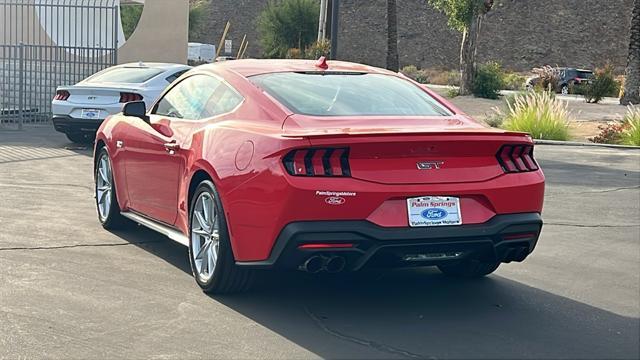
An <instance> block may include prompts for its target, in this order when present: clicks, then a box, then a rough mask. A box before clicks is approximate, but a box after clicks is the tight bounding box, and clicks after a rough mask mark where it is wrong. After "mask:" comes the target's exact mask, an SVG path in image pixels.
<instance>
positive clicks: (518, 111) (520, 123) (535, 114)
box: [504, 91, 570, 140]
mask: <svg viewBox="0 0 640 360" xmlns="http://www.w3.org/2000/svg"><path fill="white" fill-rule="evenodd" d="M569 119H570V117H569V110H568V109H567V103H566V102H563V101H560V100H557V99H556V98H554V97H553V96H551V94H550V93H549V92H548V91H545V92H541V93H538V92H529V93H527V94H524V95H521V96H517V97H516V98H515V101H514V103H513V105H509V106H508V111H507V113H506V115H505V118H504V128H505V129H507V130H512V131H522V132H527V133H529V134H531V136H532V137H533V138H535V139H545V140H568V139H569Z"/></svg>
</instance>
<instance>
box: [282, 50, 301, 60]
mask: <svg viewBox="0 0 640 360" xmlns="http://www.w3.org/2000/svg"><path fill="white" fill-rule="evenodd" d="M302 55H303V53H302V50H300V49H298V48H291V49H289V50H287V54H286V55H285V56H284V57H285V58H286V59H302Z"/></svg>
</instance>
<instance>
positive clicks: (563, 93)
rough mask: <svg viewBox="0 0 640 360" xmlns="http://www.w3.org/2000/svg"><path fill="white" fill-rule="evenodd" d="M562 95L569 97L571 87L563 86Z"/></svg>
mask: <svg viewBox="0 0 640 360" xmlns="http://www.w3.org/2000/svg"><path fill="white" fill-rule="evenodd" d="M560 93H562V95H569V85H566V84H565V85H562V88H561V89H560Z"/></svg>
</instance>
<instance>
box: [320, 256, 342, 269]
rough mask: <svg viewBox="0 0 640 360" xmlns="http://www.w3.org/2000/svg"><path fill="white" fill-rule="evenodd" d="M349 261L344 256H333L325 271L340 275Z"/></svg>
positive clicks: (328, 261)
mask: <svg viewBox="0 0 640 360" xmlns="http://www.w3.org/2000/svg"><path fill="white" fill-rule="evenodd" d="M346 264H347V261H346V260H345V259H344V257H342V256H332V257H330V258H329V259H328V260H327V263H326V264H325V269H326V270H327V272H329V273H338V272H340V271H342V270H344V267H345V265H346Z"/></svg>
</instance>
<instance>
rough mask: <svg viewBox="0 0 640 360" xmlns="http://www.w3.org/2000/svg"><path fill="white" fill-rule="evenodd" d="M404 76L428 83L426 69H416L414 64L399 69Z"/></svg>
mask: <svg viewBox="0 0 640 360" xmlns="http://www.w3.org/2000/svg"><path fill="white" fill-rule="evenodd" d="M400 72H401V73H403V74H404V75H405V76H406V77H408V78H410V79H412V80H414V81H417V82H419V83H421V84H429V73H428V71H427V70H421V69H418V68H417V67H416V66H415V65H408V66H405V67H403V68H402V69H400Z"/></svg>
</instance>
